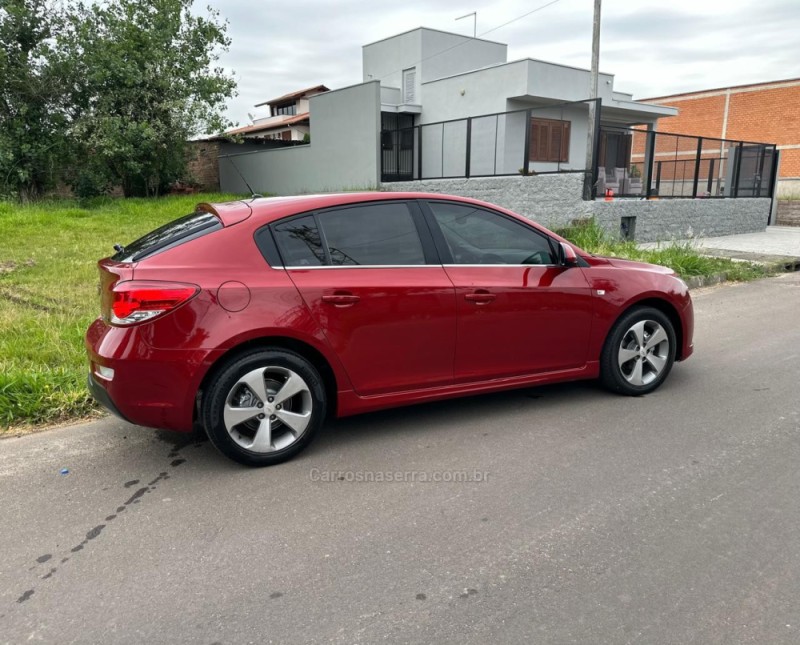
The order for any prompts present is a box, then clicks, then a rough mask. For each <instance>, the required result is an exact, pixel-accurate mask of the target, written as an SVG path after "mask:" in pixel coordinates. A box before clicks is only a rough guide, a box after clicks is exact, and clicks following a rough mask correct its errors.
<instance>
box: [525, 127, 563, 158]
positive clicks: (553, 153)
mask: <svg viewBox="0 0 800 645" xmlns="http://www.w3.org/2000/svg"><path fill="white" fill-rule="evenodd" d="M556 126H557V127H559V128H560V129H561V148H560V150H551V148H552V143H553V135H552V131H553V128H554V127H556ZM534 128H538V129H539V132H540V133H541V132H542V131H543V130H546V132H547V139H546V142H547V145H546V150H547V152H546V154H545V158H544V159H540V158H539V157H538V153H539V146H538V145H534V137H533V133H534ZM571 137H572V121H569V120H567V119H545V118H542V117H531V134H530V141H529V142H528V156H529V161H531V162H533V163H569V146H570V139H571ZM565 140H566V145H564V142H565ZM538 142H539V141H538V139H537V140H536V142H535V143H537V144H538Z"/></svg>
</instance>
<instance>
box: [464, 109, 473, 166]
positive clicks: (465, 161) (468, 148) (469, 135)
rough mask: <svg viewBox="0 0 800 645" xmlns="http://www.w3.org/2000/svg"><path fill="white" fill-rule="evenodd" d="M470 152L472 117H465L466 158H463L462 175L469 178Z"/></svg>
mask: <svg viewBox="0 0 800 645" xmlns="http://www.w3.org/2000/svg"><path fill="white" fill-rule="evenodd" d="M471 153H472V117H469V118H467V158H466V159H465V160H464V176H465V177H466V178H467V179H469V162H470V156H471Z"/></svg>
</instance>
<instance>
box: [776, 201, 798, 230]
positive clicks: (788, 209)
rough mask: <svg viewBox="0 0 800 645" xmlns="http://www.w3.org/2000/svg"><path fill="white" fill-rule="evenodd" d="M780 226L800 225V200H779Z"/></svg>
mask: <svg viewBox="0 0 800 645" xmlns="http://www.w3.org/2000/svg"><path fill="white" fill-rule="evenodd" d="M776 224H778V226H800V201H794V200H792V201H783V200H781V201H779V202H778V221H777V222H776Z"/></svg>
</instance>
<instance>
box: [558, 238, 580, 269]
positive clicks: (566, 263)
mask: <svg viewBox="0 0 800 645" xmlns="http://www.w3.org/2000/svg"><path fill="white" fill-rule="evenodd" d="M558 263H559V264H560V265H561V266H562V267H575V266H578V255H577V254H576V253H575V249H573V248H572V247H571V246H570V245H569V244H566V243H565V242H560V243H559V245H558Z"/></svg>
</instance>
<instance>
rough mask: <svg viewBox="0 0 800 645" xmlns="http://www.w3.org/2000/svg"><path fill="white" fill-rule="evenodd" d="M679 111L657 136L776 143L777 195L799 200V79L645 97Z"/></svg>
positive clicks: (665, 121)
mask: <svg viewBox="0 0 800 645" xmlns="http://www.w3.org/2000/svg"><path fill="white" fill-rule="evenodd" d="M643 102H647V103H656V104H658V105H667V106H671V107H676V108H678V115H677V116H672V117H669V118H667V119H661V120H660V121H659V122H658V130H659V132H673V133H680V134H690V135H695V136H701V137H716V138H719V139H733V140H739V141H763V142H768V143H776V144H777V145H778V150H780V169H779V174H778V180H779V181H778V197H779V198H793V199H800V108H799V107H798V106H800V78H796V79H787V80H782V81H771V82H766V83H756V84H752V85H738V86H735V87H724V88H719V89H710V90H701V91H698V92H686V93H684V94H675V95H673V96H659V97H653V98H650V99H643Z"/></svg>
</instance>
